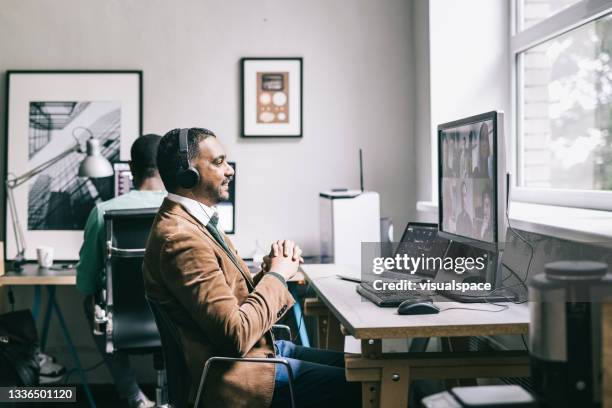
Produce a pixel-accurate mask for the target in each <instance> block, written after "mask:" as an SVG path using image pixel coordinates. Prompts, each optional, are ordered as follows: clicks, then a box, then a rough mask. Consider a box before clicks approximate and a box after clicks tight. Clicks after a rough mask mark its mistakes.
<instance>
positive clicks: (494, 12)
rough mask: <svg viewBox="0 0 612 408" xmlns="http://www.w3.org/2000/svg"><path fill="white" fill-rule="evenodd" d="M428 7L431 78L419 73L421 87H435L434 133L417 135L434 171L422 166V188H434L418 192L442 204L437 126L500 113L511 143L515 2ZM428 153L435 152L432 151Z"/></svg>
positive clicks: (444, 0)
mask: <svg viewBox="0 0 612 408" xmlns="http://www.w3.org/2000/svg"><path fill="white" fill-rule="evenodd" d="M428 2H429V10H428V11H429V42H430V48H429V78H427V77H426V76H425V75H422V74H419V73H418V72H419V71H418V70H417V84H420V83H421V82H426V81H427V80H429V85H430V95H429V97H430V101H429V104H430V106H431V116H430V120H431V122H430V132H431V133H430V134H425V132H424V131H421V132H418V133H416V138H417V141H416V144H417V146H418V147H417V148H418V149H419V151H423V152H426V151H428V152H429V153H430V158H431V160H426V159H424V158H421V159H420V160H422V161H423V163H424V164H429V168H427V166H425V165H422V166H419V171H420V172H419V176H418V180H419V186H420V185H422V184H428V185H430V186H433V189H432V190H431V191H427V189H426V188H419V191H418V199H419V200H424V201H429V200H432V199H433V200H437V190H436V189H437V185H436V184H433V183H432V180H436V177H437V145H436V144H435V143H432V142H433V141H435V138H436V137H437V136H436V132H437V126H438V124H441V123H445V122H449V121H452V120H456V119H460V118H463V117H466V116H471V115H474V114H478V113H483V112H487V111H491V110H501V111H504V112H505V113H506V121H505V132H506V140H508V139H509V129H510V126H509V120H510V118H509V117H508V114H509V113H510V51H509V44H510V40H509V31H510V24H509V23H510V3H511V2H510V1H509V0H462V1H455V0H428ZM421 7H426V6H421ZM422 35H423V34H422ZM417 86H421V85H417ZM417 89H418V88H417ZM419 105H420V103H419ZM419 117H420V116H419ZM423 144H424V145H425V146H423ZM427 147H430V149H429V150H427ZM432 175H433V177H432Z"/></svg>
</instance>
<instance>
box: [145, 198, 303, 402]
mask: <svg viewBox="0 0 612 408" xmlns="http://www.w3.org/2000/svg"><path fill="white" fill-rule="evenodd" d="M224 239H225V240H226V242H227V244H228V246H229V247H230V249H231V250H232V251H233V252H234V253H235V254H236V259H237V261H238V265H237V264H235V263H234V262H233V261H232V259H231V258H230V257H229V256H228V255H227V253H226V252H225V251H224V250H223V248H222V247H221V246H220V245H219V244H218V243H217V241H216V240H215V239H214V238H213V237H212V235H211V234H210V233H209V232H208V230H206V228H205V227H204V226H202V224H200V223H199V222H198V221H197V220H196V219H195V218H194V217H193V216H191V215H190V214H189V213H188V212H187V211H186V210H185V209H184V208H183V207H182V206H181V205H180V204H177V203H175V202H173V201H170V200H168V199H166V200H164V202H163V203H162V205H161V207H160V209H159V212H158V214H157V217H156V218H155V220H154V221H153V226H152V229H151V234H150V236H149V241H148V243H147V250H146V253H145V257H144V263H143V274H144V284H145V291H146V293H147V296H150V297H152V298H154V299H156V300H157V301H158V302H160V303H161V304H162V306H163V308H164V309H165V311H166V312H167V313H168V314H169V316H170V317H171V318H172V319H173V321H174V323H175V324H176V326H177V328H178V331H179V335H180V338H181V341H182V344H183V352H184V357H185V361H187V364H188V366H189V370H190V373H191V378H192V387H191V388H192V390H191V397H190V400H191V401H193V400H194V399H195V392H196V390H197V386H198V382H199V380H200V376H201V374H202V369H203V367H204V363H205V362H206V360H208V358H210V357H212V356H229V357H240V356H242V357H264V358H266V357H267V358H270V357H274V343H273V337H272V333H271V331H270V329H271V327H272V325H273V324H274V323H275V322H276V321H277V320H278V319H280V318H281V317H282V316H283V314H284V313H285V312H286V311H287V310H288V309H289V308H290V307H291V306H292V305H293V304H294V300H293V297H292V296H291V294H290V293H289V291H288V290H287V288H286V287H285V286H284V285H283V283H282V282H281V281H280V280H279V279H278V278H277V277H275V276H272V275H265V276H262V275H259V276H257V277H256V279H255V280H253V279H252V278H251V275H250V273H249V270H248V268H247V266H246V265H245V263H244V261H242V259H241V258H240V257H239V256H238V253H237V251H236V249H235V248H234V246H233V245H232V243H231V241H230V240H229V239H228V238H227V236H224ZM213 367H216V368H215V369H214V370H211V371H210V377H208V379H207V381H206V389H205V393H204V394H203V402H204V405H205V406H206V407H215V408H217V407H268V406H269V405H270V402H271V400H272V394H273V393H274V374H275V370H276V367H275V365H274V364H258V363H235V364H232V365H215V366H213Z"/></svg>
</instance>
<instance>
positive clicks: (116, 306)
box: [98, 208, 166, 406]
mask: <svg viewBox="0 0 612 408" xmlns="http://www.w3.org/2000/svg"><path fill="white" fill-rule="evenodd" d="M156 214H157V208H148V209H134V210H113V211H107V212H106V213H105V214H104V222H105V227H106V239H107V241H106V245H107V256H106V293H105V296H102V298H103V299H102V300H103V302H102V303H103V304H102V307H103V308H104V310H105V313H104V314H105V316H104V321H105V323H106V328H105V335H106V352H107V353H113V352H116V351H124V352H127V353H130V354H153V366H154V368H155V370H156V372H157V389H156V396H155V400H156V404H157V406H164V405H165V404H166V391H165V383H166V375H165V367H164V362H163V357H162V350H161V339H160V335H159V332H158V330H157V325H156V324H155V318H154V317H153V315H152V313H151V310H150V308H149V306H148V304H147V302H146V299H145V294H144V282H143V278H142V261H143V258H144V252H145V247H146V242H147V239H148V237H149V231H150V230H151V225H152V223H153V219H154V218H155V215H156ZM98 320H100V319H99V316H98Z"/></svg>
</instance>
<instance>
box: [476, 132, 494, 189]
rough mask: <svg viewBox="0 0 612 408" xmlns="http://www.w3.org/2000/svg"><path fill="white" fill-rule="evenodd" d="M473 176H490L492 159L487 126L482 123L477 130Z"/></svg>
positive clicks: (491, 173) (491, 174)
mask: <svg viewBox="0 0 612 408" xmlns="http://www.w3.org/2000/svg"><path fill="white" fill-rule="evenodd" d="M474 177H478V178H492V177H493V160H492V157H491V144H490V143H489V126H488V125H487V124H486V123H483V124H482V126H481V127H480V131H479V132H478V161H477V163H476V166H474Z"/></svg>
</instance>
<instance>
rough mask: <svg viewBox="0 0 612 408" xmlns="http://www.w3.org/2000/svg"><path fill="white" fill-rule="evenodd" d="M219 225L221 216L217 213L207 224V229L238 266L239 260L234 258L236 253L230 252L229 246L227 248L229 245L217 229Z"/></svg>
mask: <svg viewBox="0 0 612 408" xmlns="http://www.w3.org/2000/svg"><path fill="white" fill-rule="evenodd" d="M218 223H219V215H218V214H217V213H216V212H215V213H214V214H213V216H212V217H210V221H208V224H206V229H207V230H208V232H210V234H211V235H212V236H213V237H214V238H215V239H216V240H217V242H218V243H219V245H221V247H222V248H223V249H224V250H225V252H227V254H228V255H229V257H230V258H231V259H232V261H233V262H234V263H235V264H236V265H238V260H237V259H236V257H235V256H234V253H233V252H232V251H231V250H230V248H229V246H227V243H226V242H225V240H224V239H223V235H221V233H220V232H219V230H218V229H217V224H218Z"/></svg>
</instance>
